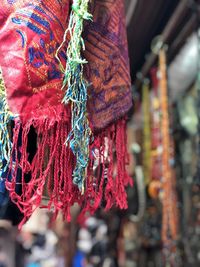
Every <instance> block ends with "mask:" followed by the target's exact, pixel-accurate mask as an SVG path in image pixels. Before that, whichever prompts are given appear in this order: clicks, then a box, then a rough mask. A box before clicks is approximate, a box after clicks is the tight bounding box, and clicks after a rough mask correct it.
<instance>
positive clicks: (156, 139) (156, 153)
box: [148, 68, 162, 199]
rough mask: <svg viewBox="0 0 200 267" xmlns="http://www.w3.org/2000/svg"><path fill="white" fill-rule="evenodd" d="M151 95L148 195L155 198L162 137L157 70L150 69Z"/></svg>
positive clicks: (160, 174) (160, 168) (157, 187)
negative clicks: (150, 161)
mask: <svg viewBox="0 0 200 267" xmlns="http://www.w3.org/2000/svg"><path fill="white" fill-rule="evenodd" d="M151 81H152V97H151V114H152V115H151V150H152V151H151V157H152V168H151V180H150V184H149V187H148V192H149V195H150V196H151V197H152V198H155V199H157V198H158V197H159V194H160V191H161V177H162V139H161V128H160V124H161V117H160V113H161V112H160V99H159V94H158V89H159V79H158V70H157V68H153V69H152V70H151Z"/></svg>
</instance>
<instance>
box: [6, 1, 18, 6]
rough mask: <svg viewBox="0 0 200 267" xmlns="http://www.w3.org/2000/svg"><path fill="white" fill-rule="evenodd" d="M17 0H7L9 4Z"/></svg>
mask: <svg viewBox="0 0 200 267" xmlns="http://www.w3.org/2000/svg"><path fill="white" fill-rule="evenodd" d="M16 1H17V0H7V2H8V4H9V5H13V4H14V3H15V2H16Z"/></svg>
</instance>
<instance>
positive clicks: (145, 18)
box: [126, 0, 181, 80]
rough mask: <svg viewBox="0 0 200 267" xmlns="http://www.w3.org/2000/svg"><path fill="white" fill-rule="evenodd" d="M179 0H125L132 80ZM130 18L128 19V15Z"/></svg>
mask: <svg viewBox="0 0 200 267" xmlns="http://www.w3.org/2000/svg"><path fill="white" fill-rule="evenodd" d="M180 1H181V0H173V1H172V0H159V1H158V0H126V14H127V17H128V18H127V20H128V22H129V23H128V25H127V31H128V43H129V56H130V65H131V76H132V80H135V75H136V73H137V72H138V71H140V69H141V67H142V65H143V64H144V62H145V56H146V55H147V54H148V53H149V52H150V47H151V41H152V39H153V38H154V37H155V36H157V35H159V34H161V33H162V31H163V29H164V27H165V25H166V24H167V22H168V20H169V19H170V17H171V15H172V14H173V12H174V10H175V8H176V7H177V5H178V4H179V3H180ZM131 12H132V16H131V19H130V15H131Z"/></svg>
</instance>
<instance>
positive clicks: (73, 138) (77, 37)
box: [57, 0, 92, 193]
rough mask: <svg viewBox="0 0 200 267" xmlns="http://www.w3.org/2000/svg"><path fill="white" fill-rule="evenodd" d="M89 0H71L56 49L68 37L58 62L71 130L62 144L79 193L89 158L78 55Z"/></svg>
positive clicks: (81, 62)
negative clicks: (73, 159)
mask: <svg viewBox="0 0 200 267" xmlns="http://www.w3.org/2000/svg"><path fill="white" fill-rule="evenodd" d="M88 3H89V0H74V1H73V4H72V11H71V15H70V19H69V26H68V29H67V30H66V32H65V34H64V39H63V42H62V44H61V45H60V47H59V48H58V51H57V58H58V52H59V50H60V49H61V48H62V46H63V45H64V44H65V42H66V40H67V39H69V43H68V48H67V52H66V56H67V63H66V68H65V70H64V67H63V66H62V64H61V61H60V60H59V58H58V60H59V62H60V65H61V69H62V71H63V72H64V80H63V87H62V89H64V88H67V90H66V94H65V96H64V99H63V102H64V103H65V104H66V105H67V104H68V103H71V112H72V120H71V128H72V129H71V132H70V134H69V135H68V137H67V140H66V144H69V145H70V148H71V150H72V151H73V153H74V155H75V157H76V166H75V169H74V172H73V182H74V184H76V185H77V186H78V188H79V190H80V191H82V193H84V180H85V176H86V169H87V166H88V162H89V143H90V136H91V130H90V127H89V122H88V119H87V115H86V109H87V87H88V84H87V82H86V81H85V80H84V78H83V65H84V64H86V63H87V61H86V60H85V59H84V58H83V57H82V56H81V51H82V50H84V49H85V46H84V41H83V38H82V37H81V36H82V32H83V22H84V20H91V19H92V15H91V14H89V13H88Z"/></svg>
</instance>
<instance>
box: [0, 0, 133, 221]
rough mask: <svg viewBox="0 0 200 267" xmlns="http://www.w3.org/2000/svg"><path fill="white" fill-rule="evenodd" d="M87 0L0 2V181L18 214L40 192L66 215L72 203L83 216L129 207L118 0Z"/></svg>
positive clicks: (28, 210)
mask: <svg viewBox="0 0 200 267" xmlns="http://www.w3.org/2000/svg"><path fill="white" fill-rule="evenodd" d="M88 2H89V1H87V0H74V1H73V3H71V1H69V0H62V1H60V0H51V1H50V0H33V1H28V0H13V1H8V0H7V1H6V0H5V1H4V0H3V2H2V4H1V6H0V68H1V85H0V94H1V99H0V104H1V105H0V108H1V110H0V124H1V128H0V137H1V140H0V141H1V146H0V154H1V158H0V167H1V176H2V173H3V172H5V170H6V169H8V173H9V175H8V176H9V177H11V178H9V179H8V178H7V179H6V187H7V189H8V190H9V191H10V198H11V199H12V201H13V202H14V203H16V205H17V206H18V207H19V209H20V210H21V212H22V213H23V214H24V221H25V220H26V219H27V218H28V217H29V216H30V215H31V214H32V212H33V211H34V209H35V208H37V207H38V206H41V205H42V204H41V201H42V197H43V196H44V194H46V195H47V197H48V199H49V201H48V204H47V207H48V208H49V209H52V210H53V211H54V213H55V216H56V215H57V213H58V211H60V210H62V212H63V214H64V216H65V218H66V219H68V220H69V219H70V207H71V206H72V205H73V204H74V203H75V202H78V203H79V204H80V206H81V210H82V214H84V213H85V212H87V211H90V212H94V211H95V210H96V209H97V208H98V207H99V206H101V205H102V203H103V206H104V207H105V208H106V209H109V208H111V207H112V206H113V205H117V206H118V207H120V208H126V207H127V203H126V192H125V186H126V185H128V183H131V180H130V178H129V177H128V175H127V173H126V167H125V166H126V164H127V162H128V157H127V152H126V122H125V119H124V118H123V117H124V115H125V114H126V113H127V111H128V110H129V109H130V107H131V104H132V100H131V90H130V76H129V61H128V53H127V40H126V31H125V20H124V8H123V0H115V1H105V0H101V1H98V0H93V1H91V4H89V3H88ZM83 29H84V31H83ZM10 121H13V122H14V127H13V130H12V134H9V133H8V129H7V127H8V125H9V124H10ZM30 129H34V131H35V132H36V135H37V147H36V152H34V155H30V154H29V153H28V149H27V146H28V143H29V142H31V140H30V138H29V132H30ZM19 171H20V177H21V178H20V181H19V178H17V177H18V176H19V175H18V174H19ZM19 183H20V185H21V188H22V189H21V192H20V193H19V192H16V184H19ZM24 221H23V222H24ZM23 222H22V223H23Z"/></svg>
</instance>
